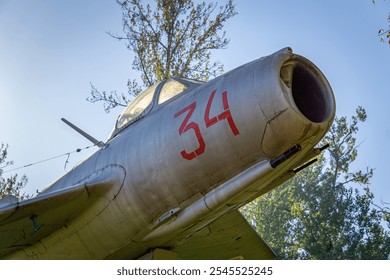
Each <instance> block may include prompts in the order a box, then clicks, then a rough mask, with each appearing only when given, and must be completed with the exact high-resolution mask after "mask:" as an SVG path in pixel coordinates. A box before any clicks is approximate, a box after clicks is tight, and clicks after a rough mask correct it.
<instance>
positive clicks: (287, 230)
mask: <svg viewBox="0 0 390 280" xmlns="http://www.w3.org/2000/svg"><path fill="white" fill-rule="evenodd" d="M366 117H367V115H366V112H365V110H364V109H363V108H361V107H359V108H358V109H357V111H356V116H353V117H352V118H351V120H350V121H348V120H347V118H346V117H341V118H336V119H335V122H334V124H333V126H332V127H331V129H330V131H329V132H328V134H327V135H326V136H325V138H324V139H323V143H322V144H325V143H329V144H330V147H329V149H328V152H327V156H321V157H320V158H319V161H318V163H317V164H315V165H312V166H310V167H308V168H306V169H304V170H303V171H301V172H300V173H298V174H297V175H296V176H295V177H294V178H292V179H291V180H290V181H287V182H286V183H284V184H283V185H282V186H280V187H278V188H276V189H274V190H272V191H271V192H269V193H267V194H266V195H264V196H262V197H260V198H258V199H256V200H255V201H254V202H252V203H251V204H248V205H247V206H244V207H243V209H242V210H243V212H244V214H245V216H246V217H247V219H248V220H249V221H250V222H251V223H252V225H253V226H254V227H255V228H256V230H257V231H258V232H259V234H260V235H261V236H262V237H263V238H264V239H265V240H266V241H267V242H268V243H269V245H270V246H271V247H272V248H273V249H274V251H275V252H276V254H277V255H278V257H279V258H281V259H389V258H390V232H389V230H386V229H385V228H384V227H383V222H384V219H388V216H387V217H386V212H385V211H383V210H384V209H378V208H376V207H375V206H374V205H373V198H374V196H373V194H372V193H371V191H370V188H369V187H370V179H371V178H372V176H373V170H372V169H370V168H367V169H366V170H364V171H362V170H358V171H355V172H351V171H350V169H351V168H352V167H351V165H352V163H353V162H354V161H355V160H356V158H357V155H358V151H357V148H358V146H357V145H356V138H355V135H356V133H357V132H358V124H359V123H361V122H364V121H365V120H366ZM389 229H390V227H389Z"/></svg>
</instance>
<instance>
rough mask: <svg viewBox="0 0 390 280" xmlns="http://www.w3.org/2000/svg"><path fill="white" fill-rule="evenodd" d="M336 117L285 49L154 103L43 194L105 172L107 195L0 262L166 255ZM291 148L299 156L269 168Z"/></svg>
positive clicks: (272, 178)
mask: <svg viewBox="0 0 390 280" xmlns="http://www.w3.org/2000/svg"><path fill="white" fill-rule="evenodd" d="M154 98H155V99H156V97H154ZM334 114H335V102H334V97H333V93H332V90H331V88H330V86H329V84H328V82H327V81H326V79H325V77H324V76H323V74H322V73H321V72H320V71H319V70H318V69H317V67H316V66H314V65H313V64H312V63H311V62H309V61H308V60H306V59H305V58H303V57H301V56H298V55H295V54H292V52H291V50H289V49H286V50H283V51H280V52H277V53H275V54H273V55H270V56H267V57H264V58H261V59H259V60H256V61H253V62H251V63H248V64H246V65H243V66H241V67H239V68H237V69H235V70H233V71H230V72H229V73H227V74H225V75H222V76H220V77H218V78H216V79H214V80H212V81H210V82H208V83H205V84H203V85H200V86H198V87H196V88H194V89H192V90H188V91H186V92H183V94H180V95H179V96H176V97H175V98H173V99H172V100H171V101H169V102H166V103H164V104H161V105H158V104H157V101H156V100H154V105H153V108H152V109H151V111H150V113H149V114H147V115H146V116H145V117H143V118H142V119H140V120H139V121H137V122H135V123H133V124H132V125H130V126H129V127H127V128H126V129H124V130H123V131H121V132H120V133H118V134H117V135H116V136H115V137H113V138H112V139H110V141H109V142H108V143H107V145H106V146H105V147H104V148H101V149H99V150H98V151H97V152H96V153H95V154H93V155H92V156H91V157H89V158H88V159H87V160H85V161H84V162H82V163H80V164H79V165H78V166H76V167H75V168H74V169H73V170H71V171H70V172H68V173H67V174H66V175H65V176H63V177H62V178H60V179H59V180H58V181H56V182H55V183H54V184H53V185H51V186H49V187H48V188H47V189H46V190H45V191H44V192H43V194H47V193H50V192H53V191H58V190H60V189H61V188H64V187H65V186H73V185H77V184H80V183H83V182H89V179H91V178H99V177H104V176H106V175H107V174H112V173H114V174H116V182H115V183H114V184H113V185H114V187H112V188H109V189H108V190H107V191H106V192H104V193H103V194H102V195H101V197H100V198H99V199H96V201H95V202H94V203H93V204H91V205H89V206H88V207H87V208H86V209H83V211H81V212H80V213H77V215H76V214H75V216H74V217H72V218H71V219H69V220H68V221H67V223H66V225H65V226H62V227H61V228H59V229H57V230H55V231H54V232H52V233H51V234H50V235H48V236H46V237H43V238H42V239H41V240H40V241H39V242H36V243H35V244H32V245H31V246H26V247H23V248H21V249H20V250H16V251H14V252H12V253H10V254H8V255H6V256H5V257H6V258H10V259H118V258H139V257H140V256H142V255H143V254H145V253H146V252H147V251H148V250H149V249H150V248H157V247H161V248H170V247H174V246H175V245H176V244H178V243H180V242H182V241H183V240H185V239H186V238H190V237H191V235H192V234H193V233H194V232H196V231H197V230H199V229H201V228H202V227H204V226H205V225H207V224H208V223H210V222H212V221H213V220H215V219H217V218H218V217H219V216H222V215H223V214H225V213H226V212H228V211H231V210H232V209H237V208H238V207H240V206H242V205H244V204H246V203H247V202H249V201H251V200H253V199H254V198H256V197H258V196H260V195H261V194H263V193H264V192H266V191H268V190H270V189H272V188H273V187H275V186H277V185H278V184H280V183H281V182H283V181H284V180H286V179H287V178H288V177H291V176H292V172H291V170H293V169H294V168H296V167H298V166H300V165H302V164H303V163H305V161H306V160H307V159H308V154H310V153H311V151H312V149H313V147H314V146H315V145H316V144H317V143H318V142H319V141H320V140H321V138H322V137H323V136H324V135H325V133H326V132H327V130H328V129H329V127H330V125H331V123H332V121H333V118H334ZM297 144H298V145H300V147H301V150H300V151H299V152H297V153H296V154H295V155H294V156H292V157H291V158H289V159H287V160H286V161H284V162H283V163H282V164H280V165H278V166H276V167H272V166H271V163H270V161H271V160H272V159H275V158H276V157H278V156H279V155H281V154H283V153H284V152H285V151H286V150H288V149H290V148H291V147H293V146H295V145H297ZM107 176H108V175H107ZM38 218H39V217H38ZM38 222H39V219H38Z"/></svg>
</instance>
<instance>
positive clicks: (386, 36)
mask: <svg viewBox="0 0 390 280" xmlns="http://www.w3.org/2000/svg"><path fill="white" fill-rule="evenodd" d="M371 1H372V3H373V4H376V1H375V0H371ZM387 22H388V24H389V25H388V28H386V29H383V28H381V29H379V31H378V36H379V37H380V38H381V42H382V43H384V42H386V41H387V42H388V43H389V44H390V14H389V16H388V17H387Z"/></svg>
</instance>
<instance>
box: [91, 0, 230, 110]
mask: <svg viewBox="0 0 390 280" xmlns="http://www.w3.org/2000/svg"><path fill="white" fill-rule="evenodd" d="M117 3H118V4H119V5H120V6H121V9H122V24H123V33H124V35H123V36H119V35H114V34H110V35H111V36H112V37H114V38H116V39H118V40H124V41H125V42H126V46H127V48H128V49H129V50H130V51H131V52H132V53H134V58H133V64H132V67H133V69H134V70H137V71H139V72H140V73H141V79H142V84H143V87H148V86H151V85H153V84H155V83H156V82H157V81H161V80H164V79H167V78H170V77H175V76H178V77H187V78H192V79H198V80H204V81H207V80H208V79H210V78H213V77H215V76H217V75H219V74H221V73H222V72H223V65H222V63H220V62H219V61H215V62H212V60H211V52H212V51H213V50H217V49H223V48H226V47H227V45H228V44H229V40H228V39H227V38H226V34H225V32H223V31H222V28H223V26H224V24H225V22H226V21H227V20H228V19H229V18H231V17H233V16H234V15H235V14H236V11H235V8H234V4H233V0H228V2H227V3H226V5H224V6H220V7H217V5H218V3H213V2H210V3H206V2H200V3H197V4H195V3H194V1H192V0H156V1H155V4H156V6H155V7H153V8H152V7H151V5H149V4H146V5H143V4H142V0H126V1H117ZM128 88H129V92H128V95H124V94H121V95H118V94H117V93H116V92H115V91H113V92H111V93H106V92H99V91H98V90H97V89H96V88H95V87H93V86H92V91H91V95H92V96H91V97H89V98H88V99H87V100H89V101H91V102H96V101H103V102H105V107H104V108H105V110H106V112H109V111H110V109H112V108H114V107H116V106H126V105H127V104H128V102H129V100H130V99H131V98H130V97H131V96H134V95H137V94H138V93H139V92H140V88H142V86H140V85H139V83H138V82H137V81H135V80H133V81H131V82H129V84H128Z"/></svg>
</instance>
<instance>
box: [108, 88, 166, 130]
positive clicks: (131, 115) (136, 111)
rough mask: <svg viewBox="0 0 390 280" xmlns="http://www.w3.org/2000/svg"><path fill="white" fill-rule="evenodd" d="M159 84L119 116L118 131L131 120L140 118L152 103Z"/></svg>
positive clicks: (139, 97) (139, 96)
mask: <svg viewBox="0 0 390 280" xmlns="http://www.w3.org/2000/svg"><path fill="white" fill-rule="evenodd" d="M158 85H159V84H158V83H157V84H155V85H153V86H151V87H149V88H147V89H146V90H144V91H143V92H142V93H141V94H140V95H138V96H137V98H136V99H134V101H133V102H131V104H130V105H129V106H128V107H127V108H126V110H125V111H124V112H123V113H122V114H121V115H120V116H119V118H118V121H117V123H116V129H120V128H122V127H124V126H125V125H126V124H127V123H129V122H130V121H131V120H133V119H135V118H136V117H138V116H140V115H141V113H142V112H144V110H145V109H146V108H147V107H148V106H149V105H150V104H151V103H152V100H153V94H154V91H155V90H156V88H157V86H158Z"/></svg>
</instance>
